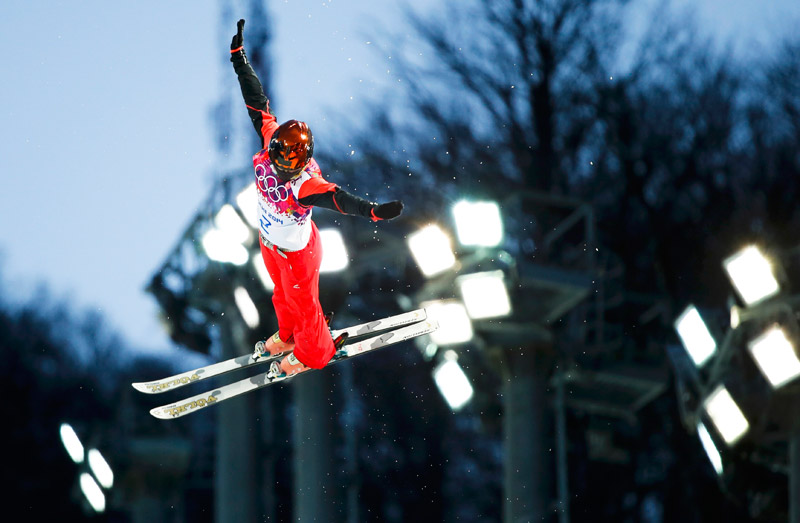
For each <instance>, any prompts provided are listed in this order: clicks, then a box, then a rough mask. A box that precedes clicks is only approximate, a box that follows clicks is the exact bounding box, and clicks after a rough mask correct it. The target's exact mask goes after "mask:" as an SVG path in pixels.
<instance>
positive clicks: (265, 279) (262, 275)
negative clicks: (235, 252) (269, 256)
mask: <svg viewBox="0 0 800 523" xmlns="http://www.w3.org/2000/svg"><path fill="white" fill-rule="evenodd" d="M253 268H254V269H255V270H256V275H257V276H258V279H259V280H260V281H261V284H262V285H263V286H264V288H265V289H266V290H267V291H269V292H272V290H273V289H275V283H274V282H273V281H272V277H271V276H270V275H269V271H268V270H267V266H266V265H264V260H263V259H262V258H261V256H253Z"/></svg>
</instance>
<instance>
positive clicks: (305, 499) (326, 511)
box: [292, 370, 343, 521]
mask: <svg viewBox="0 0 800 523" xmlns="http://www.w3.org/2000/svg"><path fill="white" fill-rule="evenodd" d="M331 377H332V374H331V371H330V370H326V371H324V372H313V373H309V374H306V375H304V376H298V377H297V378H295V379H294V380H293V382H292V387H294V398H295V411H296V412H295V418H294V420H295V430H294V481H295V488H294V519H295V521H339V520H342V519H343V517H341V515H337V514H338V512H339V508H338V503H337V501H338V498H337V493H338V491H339V490H340V489H339V486H338V485H335V484H334V482H333V481H332V480H333V466H332V465H333V461H334V453H333V437H334V424H333V421H332V418H333V409H332V408H331V407H330V403H331V402H330V400H329V398H328V396H329V394H330V389H331V387H330V383H331Z"/></svg>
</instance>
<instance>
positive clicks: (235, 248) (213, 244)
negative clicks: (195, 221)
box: [201, 229, 250, 265]
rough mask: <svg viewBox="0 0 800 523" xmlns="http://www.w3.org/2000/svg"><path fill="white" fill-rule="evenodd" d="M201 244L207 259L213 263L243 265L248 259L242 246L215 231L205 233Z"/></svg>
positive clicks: (220, 232)
mask: <svg viewBox="0 0 800 523" xmlns="http://www.w3.org/2000/svg"><path fill="white" fill-rule="evenodd" d="M201 243H202V244H203V249H205V251H206V254H207V255H208V257H209V258H211V259H212V260H214V261H218V262H224V263H232V264H234V265H244V264H245V263H247V259H248V258H249V257H250V255H249V254H248V253H247V249H246V248H245V247H244V245H242V244H241V243H237V242H236V241H233V240H232V239H231V237H230V236H228V235H227V234H225V233H223V232H222V231H219V230H217V229H210V230H209V231H208V232H206V233H205V234H204V235H203V239H202V240H201Z"/></svg>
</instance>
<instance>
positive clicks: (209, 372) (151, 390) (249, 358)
mask: <svg viewBox="0 0 800 523" xmlns="http://www.w3.org/2000/svg"><path fill="white" fill-rule="evenodd" d="M427 317H428V315H427V313H426V311H425V309H417V310H413V311H410V312H404V313H402V314H398V315H396V316H389V317H388V318H382V319H380V320H373V321H369V322H366V323H361V324H359V325H354V326H352V327H348V328H346V329H341V330H335V331H332V332H331V337H332V338H333V339H336V338H337V337H338V336H339V335H340V334H343V333H345V332H346V333H347V334H348V339H349V340H350V341H349V342H347V343H352V342H354V341H355V339H354V338H359V337H362V336H368V335H370V334H372V333H376V332H380V331H383V330H387V329H394V328H397V327H402V326H403V325H409V324H412V323H418V322H420V321H423V320H424V319H426V318H427ZM285 355H286V353H282V354H279V355H276V356H270V355H266V356H262V357H256V356H254V355H253V354H244V355H242V356H237V357H235V358H231V359H229V360H225V361H220V362H218V363H213V364H211V365H206V366H205V367H200V368H198V369H195V370H190V371H187V372H182V373H180V374H176V375H174V376H169V377H168V378H163V379H160V380H156V381H150V382H141V383H132V384H131V385H133V388H134V389H136V390H138V391H139V392H144V393H145V394H160V393H162V392H166V391H168V390H175V389H177V388H180V387H183V386H185V385H189V384H190V383H196V382H198V381H201V380H206V379H208V378H213V377H215V376H220V375H222V374H227V373H228V372H231V371H234V370H237V369H243V368H246V367H251V366H253V365H259V364H261V363H267V362H270V361H274V360H277V359H279V358H281V357H283V356H285Z"/></svg>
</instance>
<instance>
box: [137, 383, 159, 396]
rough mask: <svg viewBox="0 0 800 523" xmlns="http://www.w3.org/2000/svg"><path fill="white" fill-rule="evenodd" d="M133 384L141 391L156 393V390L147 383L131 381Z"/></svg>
mask: <svg viewBox="0 0 800 523" xmlns="http://www.w3.org/2000/svg"><path fill="white" fill-rule="evenodd" d="M131 386H132V387H133V388H134V389H136V390H138V391H139V392H144V393H145V394H154V393H155V391H153V390H152V389H151V388H149V387H148V386H147V383H131Z"/></svg>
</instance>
